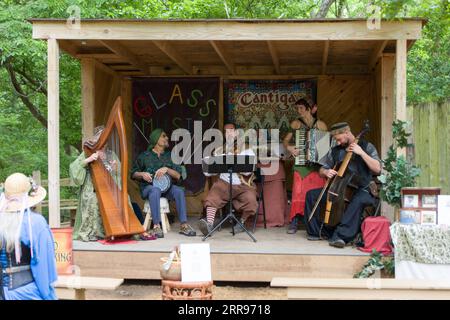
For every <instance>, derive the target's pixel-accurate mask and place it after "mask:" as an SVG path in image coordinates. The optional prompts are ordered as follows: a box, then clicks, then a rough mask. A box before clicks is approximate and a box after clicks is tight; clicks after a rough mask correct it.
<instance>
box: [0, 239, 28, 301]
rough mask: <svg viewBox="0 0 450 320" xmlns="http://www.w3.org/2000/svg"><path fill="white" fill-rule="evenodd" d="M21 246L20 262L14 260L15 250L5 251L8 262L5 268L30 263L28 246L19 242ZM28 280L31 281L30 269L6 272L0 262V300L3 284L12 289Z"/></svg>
mask: <svg viewBox="0 0 450 320" xmlns="http://www.w3.org/2000/svg"><path fill="white" fill-rule="evenodd" d="M21 248H22V255H21V259H20V263H17V262H16V251H15V250H13V251H12V252H11V253H6V256H7V264H8V266H7V268H14V267H25V266H30V263H31V251H30V248H29V247H28V246H26V245H24V244H23V243H22V244H21ZM0 250H2V249H0ZM30 282H33V275H32V273H31V270H30V269H28V270H23V271H20V272H16V273H6V270H5V269H3V266H2V265H1V264H0V300H3V299H4V294H3V286H6V287H8V288H9V289H10V290H12V289H16V288H18V287H21V286H24V285H27V284H28V283H30Z"/></svg>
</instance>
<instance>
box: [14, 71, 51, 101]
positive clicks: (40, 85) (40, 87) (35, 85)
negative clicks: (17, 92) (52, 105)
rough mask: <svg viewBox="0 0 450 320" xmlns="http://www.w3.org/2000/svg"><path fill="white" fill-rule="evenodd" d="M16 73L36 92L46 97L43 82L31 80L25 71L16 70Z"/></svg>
mask: <svg viewBox="0 0 450 320" xmlns="http://www.w3.org/2000/svg"><path fill="white" fill-rule="evenodd" d="M16 73H18V74H20V75H21V76H22V78H24V79H25V80H26V81H27V82H28V83H29V84H30V85H32V86H33V88H34V89H35V90H36V91H39V92H41V93H43V94H45V95H47V89H46V88H45V85H44V84H43V82H41V81H37V80H35V79H33V78H32V77H30V76H29V75H28V74H27V73H26V72H25V71H20V70H16Z"/></svg>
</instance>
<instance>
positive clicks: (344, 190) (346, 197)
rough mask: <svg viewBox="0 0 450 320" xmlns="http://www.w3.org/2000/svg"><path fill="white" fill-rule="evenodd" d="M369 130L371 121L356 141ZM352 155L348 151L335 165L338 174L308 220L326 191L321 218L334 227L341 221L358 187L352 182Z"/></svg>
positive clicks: (325, 188) (353, 173) (324, 189)
mask: <svg viewBox="0 0 450 320" xmlns="http://www.w3.org/2000/svg"><path fill="white" fill-rule="evenodd" d="M369 130H370V128H369V122H368V121H365V122H364V127H363V129H362V131H361V132H360V133H359V134H358V135H357V136H356V138H355V141H354V142H355V143H358V142H359V140H360V139H361V138H362V137H363V136H364V135H365V134H366V133H367V132H369ZM352 157H353V152H351V151H347V153H346V155H345V157H344V159H343V160H342V161H341V162H340V163H338V164H337V165H336V166H334V168H333V170H337V174H336V175H335V176H334V177H332V178H328V179H327V182H326V183H325V186H324V187H323V189H322V192H321V193H320V195H319V198H318V199H317V201H316V203H315V205H314V208H313V210H312V212H311V214H310V216H309V219H308V221H310V220H311V219H312V217H313V216H314V213H315V211H316V209H317V206H318V205H319V203H320V201H321V199H322V197H323V195H324V193H325V192H326V194H327V200H326V202H325V206H324V207H323V208H322V210H321V213H320V220H321V221H322V222H323V224H325V225H327V226H331V227H334V226H336V225H338V224H339V223H340V222H341V220H342V216H343V215H344V212H345V209H346V208H347V205H348V204H349V203H350V201H351V199H352V197H353V193H354V191H355V190H356V189H357V188H358V187H357V186H356V185H354V184H352V180H353V178H354V176H355V172H352V171H351V170H348V165H349V163H350V160H351V159H352Z"/></svg>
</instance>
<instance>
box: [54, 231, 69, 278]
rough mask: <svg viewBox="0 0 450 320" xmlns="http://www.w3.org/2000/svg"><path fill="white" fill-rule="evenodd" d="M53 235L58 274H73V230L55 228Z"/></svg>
mask: <svg viewBox="0 0 450 320" xmlns="http://www.w3.org/2000/svg"><path fill="white" fill-rule="evenodd" d="M52 233H53V239H54V241H55V259H56V268H57V270H58V274H59V275H64V274H72V273H73V268H72V265H73V261H72V228H53V229H52Z"/></svg>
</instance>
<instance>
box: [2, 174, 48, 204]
mask: <svg viewBox="0 0 450 320" xmlns="http://www.w3.org/2000/svg"><path fill="white" fill-rule="evenodd" d="M4 188H5V191H4V192H5V200H6V204H5V207H4V208H3V209H2V208H0V211H2V212H16V211H20V210H22V209H26V208H24V206H25V205H26V206H27V207H29V208H31V207H34V206H35V205H37V204H38V203H39V202H41V201H42V200H44V199H45V196H46V195H47V191H45V189H44V188H43V187H41V186H38V185H36V184H35V183H34V181H33V180H32V179H31V178H29V177H27V176H26V175H24V174H22V173H13V174H12V175H10V176H9V177H8V178H6V180H5V184H4ZM24 196H26V197H27V199H25V198H24Z"/></svg>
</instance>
